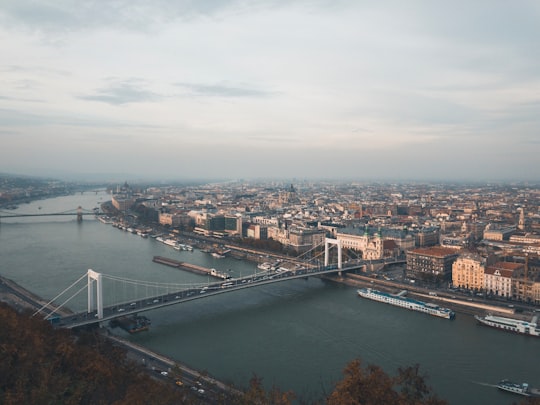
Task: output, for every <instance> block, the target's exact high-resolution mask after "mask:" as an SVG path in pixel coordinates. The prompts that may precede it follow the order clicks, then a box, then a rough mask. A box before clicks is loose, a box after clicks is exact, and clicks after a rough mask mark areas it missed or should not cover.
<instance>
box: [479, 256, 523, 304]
mask: <svg viewBox="0 0 540 405" xmlns="http://www.w3.org/2000/svg"><path fill="white" fill-rule="evenodd" d="M519 268H523V265H522V264H520V263H509V262H497V263H494V264H492V265H491V266H487V267H486V270H485V288H486V292H487V293H488V294H490V295H496V296H499V297H504V298H511V297H512V296H513V292H512V290H513V287H512V284H513V275H514V271H516V270H517V269H519Z"/></svg>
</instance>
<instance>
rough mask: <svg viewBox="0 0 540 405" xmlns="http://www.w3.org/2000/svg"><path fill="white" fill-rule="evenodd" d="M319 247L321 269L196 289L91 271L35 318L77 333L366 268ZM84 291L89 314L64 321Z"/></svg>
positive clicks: (199, 285)
mask: <svg viewBox="0 0 540 405" xmlns="http://www.w3.org/2000/svg"><path fill="white" fill-rule="evenodd" d="M323 243H324V247H325V248H324V252H319V253H318V254H317V255H315V257H314V258H311V259H310V261H312V260H316V261H317V263H320V260H318V257H320V256H321V255H322V254H324V265H313V264H310V263H309V261H306V262H305V266H302V267H297V268H295V269H290V270H281V271H277V270H273V271H264V272H259V273H256V274H253V275H250V276H246V277H240V278H234V279H228V280H222V281H218V282H207V283H197V284H193V283H192V284H173V283H157V282H151V281H141V280H132V279H127V278H122V277H117V276H111V275H108V274H102V273H98V272H96V271H94V270H91V269H90V270H88V271H87V272H86V273H85V274H83V275H82V276H81V277H79V279H77V280H76V281H75V282H73V283H72V284H71V285H70V286H68V287H67V288H66V289H64V290H63V291H62V292H61V293H60V294H58V295H57V296H56V297H54V298H53V299H52V300H50V301H49V302H48V303H46V304H45V305H43V306H42V307H41V308H40V309H38V310H37V311H36V312H35V313H34V316H35V315H41V316H44V317H45V318H46V319H49V320H51V321H52V322H53V323H54V324H57V325H59V326H62V327H66V328H75V327H81V326H85V325H91V324H95V323H100V322H105V321H109V320H113V319H115V318H119V317H124V316H127V315H137V314H138V313H141V312H145V311H150V310H154V309H157V308H161V307H165V306H170V305H176V304H180V303H184V302H187V301H192V300H195V299H202V298H206V297H209V296H215V295H218V294H224V293H230V292H233V291H238V290H241V289H246V288H252V287H257V286H261V285H267V284H272V283H277V282H282V281H287V280H294V279H298V278H306V277H313V276H322V275H327V274H333V273H338V272H341V271H350V270H356V269H359V268H362V267H363V266H364V265H366V263H368V262H366V261H363V260H356V261H354V263H350V262H347V265H346V266H345V267H343V263H342V247H341V243H340V242H339V241H338V240H335V239H329V238H326V239H325V241H324V242H323ZM321 245H322V244H321ZM334 246H335V247H337V263H335V264H329V258H330V254H329V252H330V248H331V247H334ZM316 248H317V247H315V248H314V249H312V250H310V251H308V252H306V253H304V255H302V256H305V255H308V254H309V255H310V254H311V253H312V251H313V250H315V249H316ZM302 256H300V258H302ZM81 284H82V285H81ZM73 291H74V292H73ZM85 291H86V294H87V309H86V310H85V311H83V312H78V313H70V314H69V315H65V311H62V309H63V308H67V305H68V304H69V303H70V301H72V300H73V299H74V298H75V297H77V296H79V295H80V294H82V293H83V292H85ZM61 314H64V315H61Z"/></svg>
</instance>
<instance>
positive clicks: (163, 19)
mask: <svg viewBox="0 0 540 405" xmlns="http://www.w3.org/2000/svg"><path fill="white" fill-rule="evenodd" d="M539 44H540V1H538V0H531V1H521V0H513V1H507V0H503V1H497V0H488V1H482V0H475V1H470V0H455V1H436V0H425V1H415V0H406V1H402V0H396V1H386V0H381V1H361V0H351V1H339V0H328V1H325V0H311V1H308V0H306V1H294V0H283V1H279V0H276V1H234V0H230V1H226V0H201V1H193V0H152V1H150V0H125V1H124V0H116V1H107V0H103V1H91V0H85V1H74V0H34V1H31V0H3V1H1V2H0V54H1V55H2V56H1V58H0V80H1V86H0V140H1V146H0V172H10V173H21V174H56V173H61V172H68V173H73V174H79V173H96V174H100V173H101V174H108V173H117V174H118V173H120V174H130V175H131V176H133V177H141V178H142V177H154V178H163V179H173V178H178V179H185V178H205V177H210V178H217V177H219V178H232V179H235V178H252V177H265V178H269V177H279V178H285V179H288V178H297V179H302V178H345V179H362V180H363V179H387V180H401V179H419V180H425V179H434V180H438V179H448V180H507V179H508V180H509V179H516V180H538V179H539V174H540V170H539V169H540V45H539Z"/></svg>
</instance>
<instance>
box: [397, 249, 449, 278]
mask: <svg viewBox="0 0 540 405" xmlns="http://www.w3.org/2000/svg"><path fill="white" fill-rule="evenodd" d="M458 256H459V254H458V253H456V251H455V250H454V249H449V248H443V247H437V246H436V247H428V248H417V249H413V250H409V251H408V252H407V267H406V275H407V277H409V278H412V279H421V280H426V281H434V282H438V281H445V280H448V281H449V280H451V279H452V264H453V263H454V261H455V260H456V259H457V258H458Z"/></svg>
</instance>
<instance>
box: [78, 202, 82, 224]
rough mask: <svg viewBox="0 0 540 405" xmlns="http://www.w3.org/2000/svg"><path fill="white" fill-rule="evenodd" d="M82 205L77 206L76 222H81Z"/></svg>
mask: <svg viewBox="0 0 540 405" xmlns="http://www.w3.org/2000/svg"><path fill="white" fill-rule="evenodd" d="M82 216H83V215H82V207H81V206H80V205H79V206H78V207H77V222H82Z"/></svg>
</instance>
